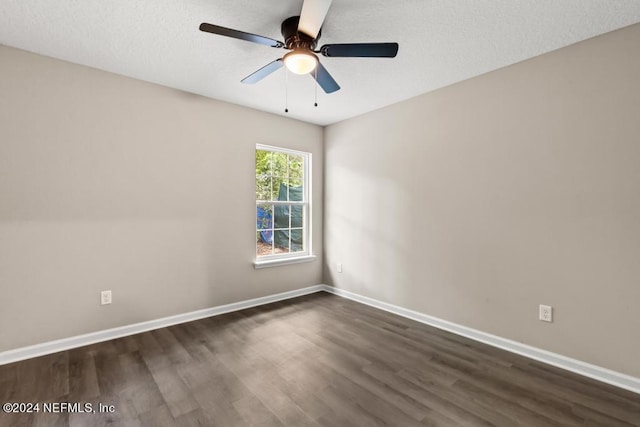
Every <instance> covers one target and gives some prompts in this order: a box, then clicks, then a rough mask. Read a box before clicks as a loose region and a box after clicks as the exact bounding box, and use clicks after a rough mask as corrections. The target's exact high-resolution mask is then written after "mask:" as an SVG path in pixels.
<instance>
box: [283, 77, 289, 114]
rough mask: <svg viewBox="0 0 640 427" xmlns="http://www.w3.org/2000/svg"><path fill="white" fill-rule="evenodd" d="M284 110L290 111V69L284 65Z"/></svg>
mask: <svg viewBox="0 0 640 427" xmlns="http://www.w3.org/2000/svg"><path fill="white" fill-rule="evenodd" d="M284 112H285V113H288V112H289V71H288V70H287V67H284Z"/></svg>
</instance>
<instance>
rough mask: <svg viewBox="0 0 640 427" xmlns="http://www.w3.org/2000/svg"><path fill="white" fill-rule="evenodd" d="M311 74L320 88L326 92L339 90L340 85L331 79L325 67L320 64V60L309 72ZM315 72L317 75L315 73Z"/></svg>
mask: <svg viewBox="0 0 640 427" xmlns="http://www.w3.org/2000/svg"><path fill="white" fill-rule="evenodd" d="M309 74H311V76H312V77H313V78H314V79H316V81H317V82H318V84H319V85H320V87H321V88H322V90H324V91H325V92H326V93H333V92H335V91H337V90H340V86H339V85H338V83H336V81H335V80H333V77H331V74H329V72H328V71H327V69H326V68H324V67H323V66H322V64H321V63H320V62H318V65H317V68H316V70H314V71H312V72H310V73H309ZM316 74H317V75H316Z"/></svg>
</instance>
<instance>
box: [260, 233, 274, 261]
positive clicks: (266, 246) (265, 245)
mask: <svg viewBox="0 0 640 427" xmlns="http://www.w3.org/2000/svg"><path fill="white" fill-rule="evenodd" d="M265 233H269V235H272V234H273V232H272V231H268V232H265V231H258V232H256V255H258V256H265V255H271V254H273V243H272V242H266V241H265V240H264V234H265ZM272 241H273V239H272Z"/></svg>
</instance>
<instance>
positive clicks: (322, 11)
mask: <svg viewBox="0 0 640 427" xmlns="http://www.w3.org/2000/svg"><path fill="white" fill-rule="evenodd" d="M329 6H331V0H304V3H302V12H300V22H299V23H298V31H300V32H302V33H305V34H306V35H308V36H309V37H311V38H312V39H315V38H316V37H317V36H318V33H319V32H320V28H321V27H322V23H323V22H324V18H325V16H327V12H328V11H329Z"/></svg>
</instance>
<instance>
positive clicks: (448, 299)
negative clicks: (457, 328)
mask: <svg viewBox="0 0 640 427" xmlns="http://www.w3.org/2000/svg"><path fill="white" fill-rule="evenodd" d="M638 52H640V25H635V26H633V27H629V28H626V29H623V30H620V31H617V32H614V33H610V34H607V35H604V36H601V37H598V38H595V39H592V40H588V41H586V42H583V43H580V44H577V45H574V46H570V47H568V48H565V49H562V50H559V51H556V52H552V53H550V54H547V55H544V56H541V57H538V58H535V59H532V60H529V61H526V62H523V63H520V64H517V65H514V66H511V67H508V68H505V69H501V70H498V71H496V72H492V73H489V74H486V75H483V76H480V77H477V78H474V79H471V80H468V81H465V82H462V83H459V84H456V85H454V86H450V87H447V88H444V89H441V90H438V91H436V92H433V93H429V94H426V95H423V96H420V97H417V98H414V99H411V100H409V101H406V102H402V103H400V104H396V105H393V106H390V107H388V108H384V109H382V110H378V111H375V112H372V113H369V114H366V115H364V116H360V117H357V118H354V119H350V120H347V121H345V122H342V123H338V124H335V125H332V126H330V127H328V128H327V129H326V130H325V263H326V265H325V276H324V278H325V281H326V282H329V283H330V284H333V285H334V286H336V287H339V288H343V289H346V290H349V291H353V292H356V293H359V294H362V295H365V296H369V297H372V298H376V299H379V300H382V301H386V302H390V303H393V304H397V305H400V306H402V307H406V308H410V309H413V310H417V311H420V312H423V313H426V314H429V315H433V316H436V317H439V318H442V319H446V320H449V321H452V322H456V323H459V324H462V325H466V326H469V327H472V328H476V329H479V330H482V331H485V332H489V333H492V334H496V335H499V336H502V337H506V338H509V339H512V340H516V341H521V342H524V343H526V344H529V345H533V346H536V347H540V348H543V349H547V350H550V351H553V352H557V353H560V354H563V355H566V356H569V357H573V358H577V359H580V360H583V361H586V362H590V363H594V364H597V365H601V366H603V367H607V368H610V369H614V370H617V371H620V372H624V373H627V374H630V375H634V376H640V362H639V359H638V355H640V340H638V331H640V314H639V313H640V311H639V308H638V304H640V115H639V114H640V80H639V77H638V76H640V55H638ZM337 263H342V264H343V273H337V269H336V264H337ZM541 303H542V304H550V305H552V306H554V308H555V322H554V323H553V324H547V323H543V322H540V321H538V320H537V316H538V304H541Z"/></svg>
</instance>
